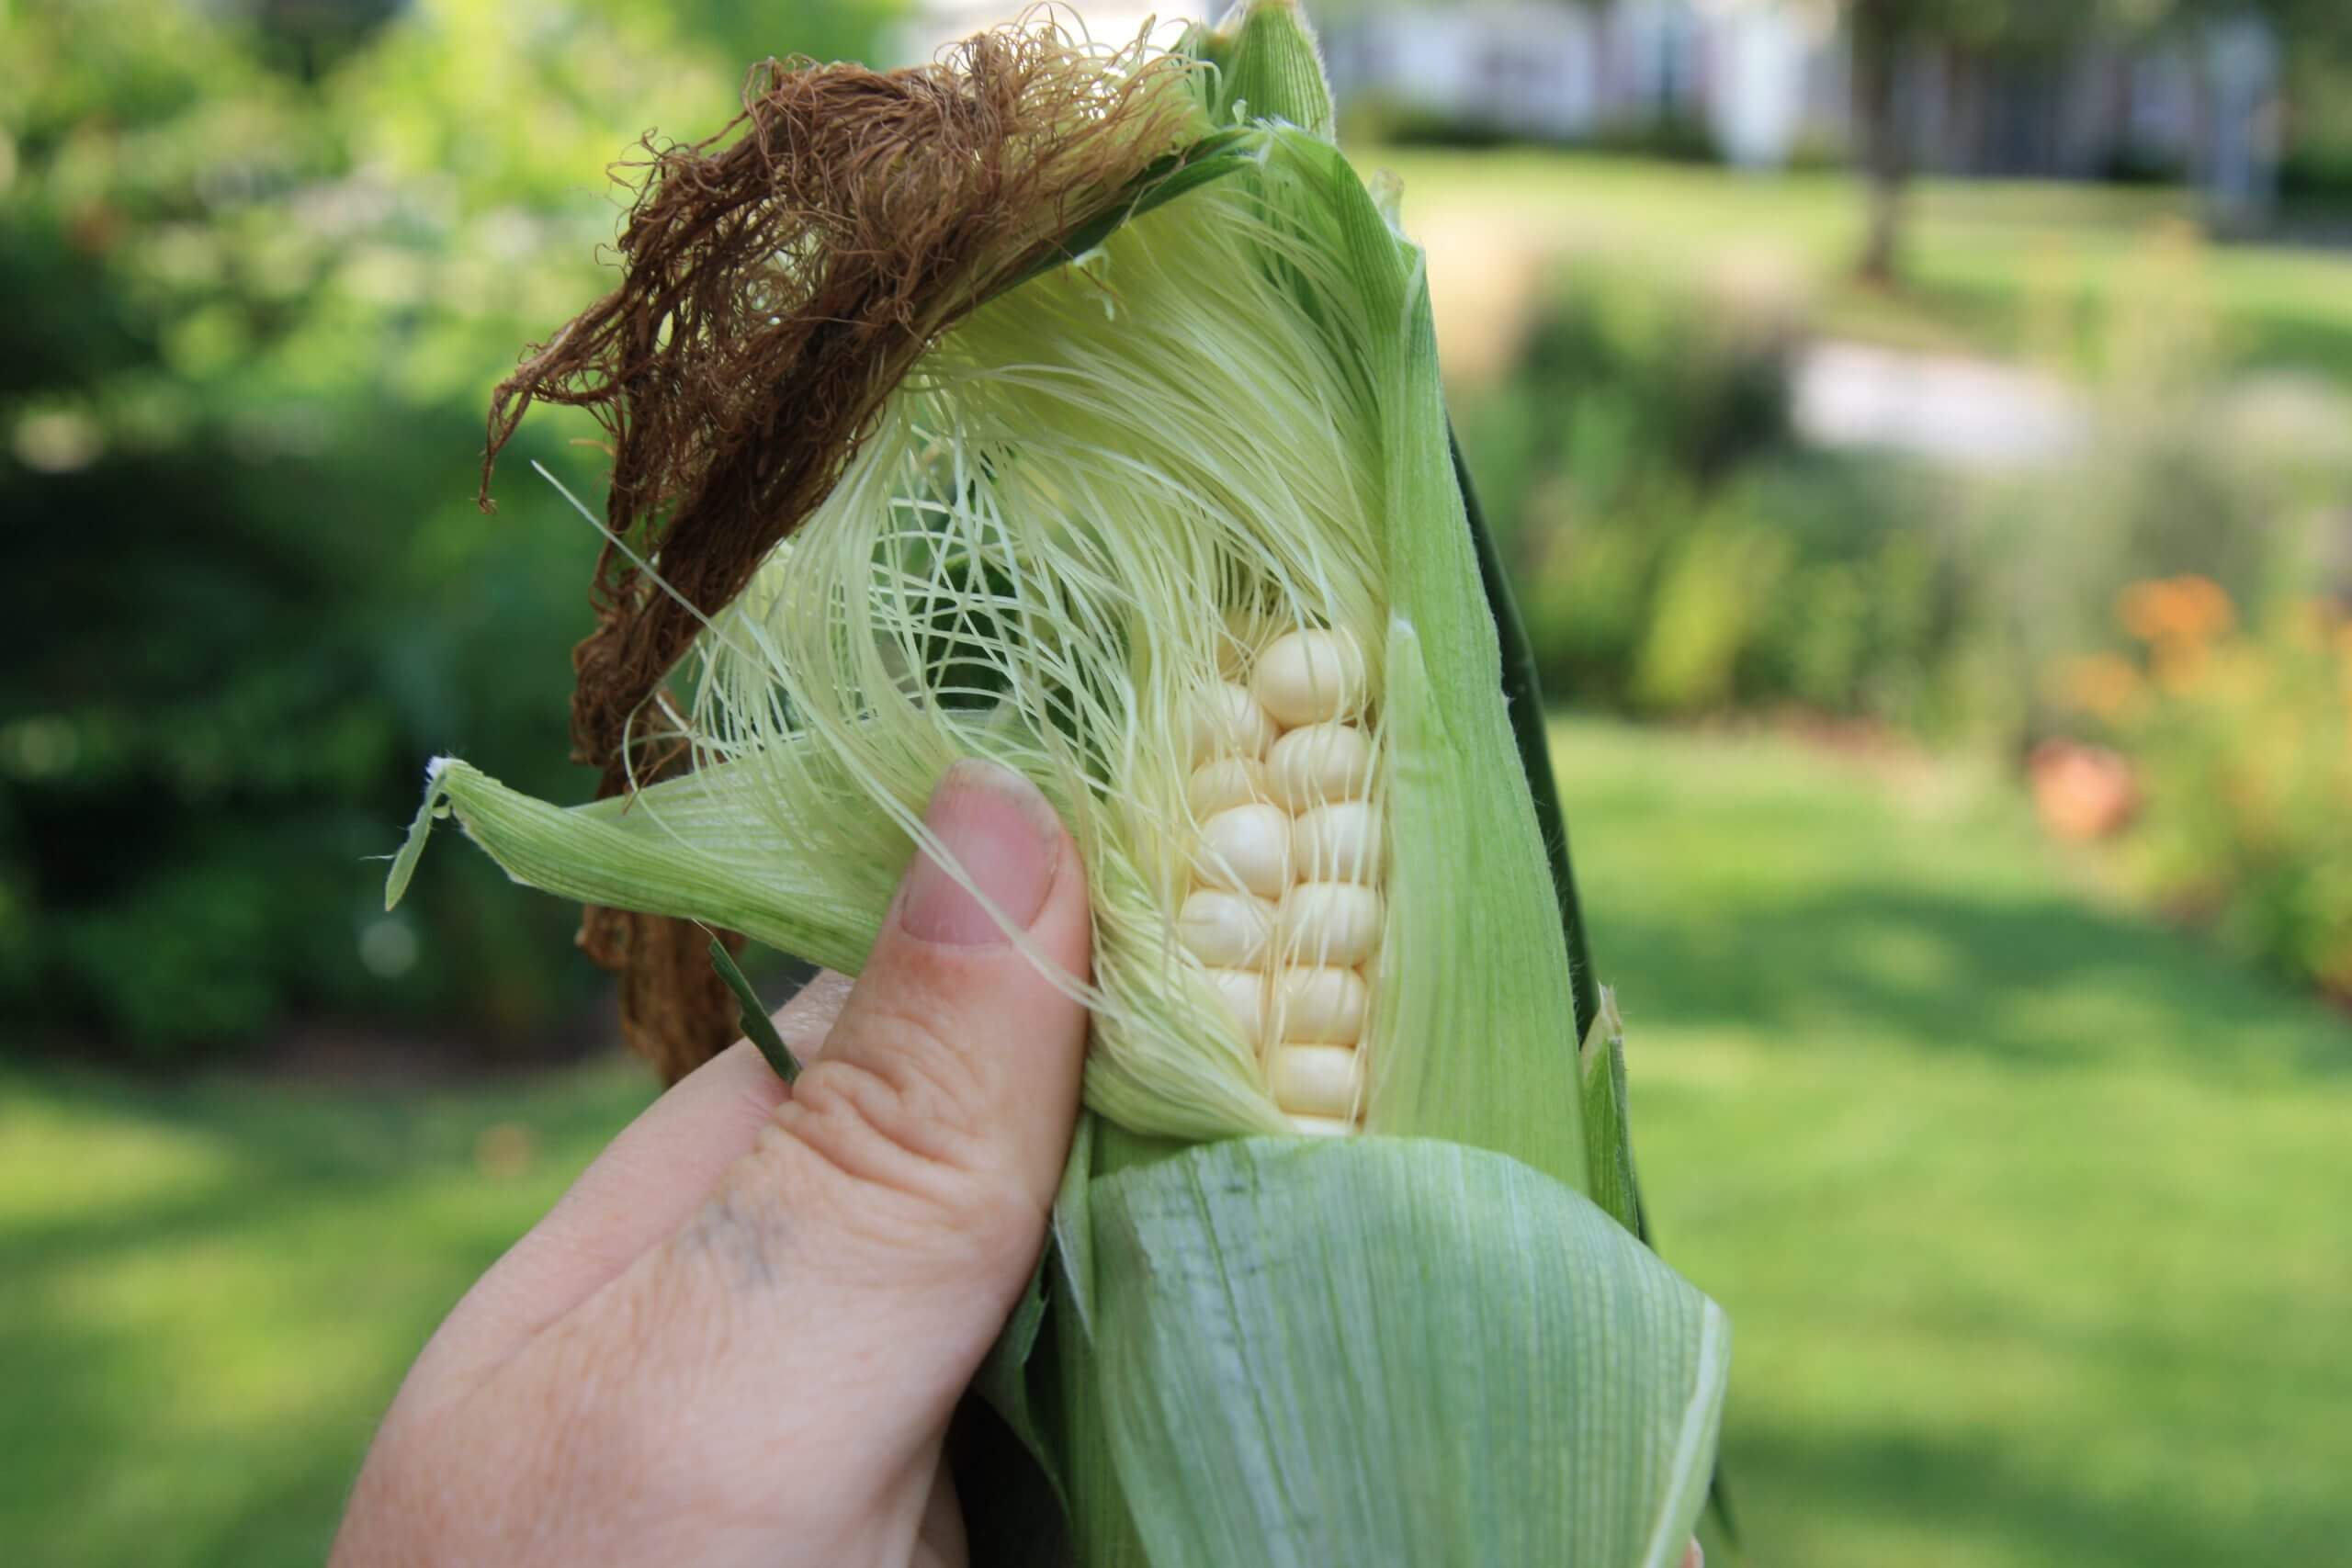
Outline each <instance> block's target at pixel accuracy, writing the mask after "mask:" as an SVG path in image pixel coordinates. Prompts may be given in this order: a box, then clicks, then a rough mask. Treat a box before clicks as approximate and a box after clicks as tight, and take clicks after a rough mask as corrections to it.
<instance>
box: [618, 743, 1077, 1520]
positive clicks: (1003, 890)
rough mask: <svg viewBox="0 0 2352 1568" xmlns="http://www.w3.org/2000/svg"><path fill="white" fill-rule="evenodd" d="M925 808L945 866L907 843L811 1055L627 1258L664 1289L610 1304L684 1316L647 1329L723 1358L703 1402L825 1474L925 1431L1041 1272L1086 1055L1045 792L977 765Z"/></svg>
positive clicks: (939, 1419)
mask: <svg viewBox="0 0 2352 1568" xmlns="http://www.w3.org/2000/svg"><path fill="white" fill-rule="evenodd" d="M923 821H924V825H925V827H926V828H927V829H929V831H930V835H931V837H932V839H933V840H934V841H935V843H936V846H937V848H938V850H939V852H940V855H941V858H938V859H934V858H933V855H932V854H931V853H930V852H922V853H919V854H918V855H917V856H916V858H915V863H914V864H913V866H912V867H910V869H909V871H908V873H907V875H906V878H905V880H904V881H903V882H902V883H901V884H900V886H899V895H898V897H897V899H896V901H895V902H894V903H893V905H892V906H891V910H890V913H889V915H888V918H887V919H885V920H884V922H883V927H882V931H881V933H880V935H879V936H878V937H877V938H876V941H875V944H874V949H873V953H872V954H871V956H870V957H869V958H868V960H867V963H866V967H865V972H864V974H863V975H861V976H859V978H858V981H857V984H856V987H855V988H854V990H853V991H852V992H851V993H850V997H849V999H848V1001H847V1002H846V1003H845V1004H844V1005H843V1007H842V1012H841V1016H840V1018H839V1019H838V1021H836V1022H835V1023H834V1025H833V1028H832V1031H831V1033H830V1034H829V1035H828V1036H827V1038H826V1040H825V1043H824V1044H823V1046H822V1047H821V1048H820V1050H818V1051H817V1052H816V1053H815V1055H814V1059H813V1060H811V1061H810V1063H809V1066H807V1068H806V1069H804V1070H803V1071H802V1073H801V1074H800V1076H799V1077H798V1078H797V1080H796V1081H795V1082H794V1084H793V1086H792V1089H791V1091H790V1094H789V1095H788V1097H787V1098H786V1100H784V1102H783V1103H782V1104H780V1105H778V1106H777V1107H776V1108H775V1113H774V1115H773V1116H772V1118H771V1119H770V1121H769V1123H768V1125H767V1126H766V1127H765V1128H764V1129H763V1131H762V1133H761V1134H760V1136H759V1140H758V1143H757V1144H756V1145H755V1146H754V1147H753V1148H752V1152H751V1153H749V1154H747V1155H745V1156H742V1157H741V1159H739V1160H737V1161H736V1162H735V1164H734V1165H733V1166H732V1167H730V1168H729V1170H728V1172H727V1174H726V1176H725V1178H724V1179H722V1180H721V1182H720V1184H719V1188H718V1192H717V1193H716V1194H715V1195H714V1196H713V1198H712V1199H711V1201H709V1202H707V1203H706V1204H705V1205H704V1206H703V1208H702V1210H701V1211H700V1213H697V1214H696V1215H695V1217H694V1218H693V1219H691V1220H689V1221H688V1222H687V1223H686V1224H685V1225H684V1228H683V1229H682V1230H680V1231H679V1232H678V1233H677V1235H674V1236H673V1238H672V1239H671V1240H670V1242H669V1243H668V1244H667V1245H666V1246H665V1247H662V1248H661V1249H659V1251H658V1252H657V1254H656V1255H655V1256H654V1257H652V1258H650V1259H648V1260H646V1265H645V1267H644V1268H643V1269H639V1270H638V1271H637V1272H638V1279H637V1280H636V1281H635V1283H636V1284H637V1285H639V1286H640V1287H642V1288H644V1289H646V1290H648V1291H650V1292H651V1293H652V1295H653V1297H654V1300H653V1301H651V1302H642V1301H640V1302H639V1303H636V1304H635V1305H634V1306H631V1305H628V1304H621V1303H615V1304H612V1305H611V1306H610V1307H609V1310H614V1311H617V1312H620V1313H621V1314H623V1315H624V1316H625V1317H627V1318H628V1319H630V1320H632V1321H634V1322H635V1323H636V1324H637V1325H639V1326H640V1327H642V1326H643V1325H645V1322H646V1313H647V1311H648V1310H650V1314H651V1315H652V1316H653V1317H654V1318H656V1319H657V1320H662V1321H670V1322H678V1323H682V1324H684V1325H693V1327H692V1328H691V1331H688V1332H684V1333H682V1334H680V1335H678V1336H675V1337H672V1336H669V1335H666V1334H663V1335H658V1336H654V1338H655V1339H656V1340H657V1341H658V1342H660V1343H662V1345H664V1346H665V1347H669V1346H679V1345H683V1346H684V1347H690V1348H686V1349H684V1350H683V1351H682V1352H680V1353H683V1354H684V1355H686V1356H688V1357H690V1358H692V1359H695V1360H696V1361H697V1362H698V1363H699V1364H700V1365H701V1366H704V1367H711V1366H720V1367H724V1368H725V1369H726V1371H725V1374H724V1376H723V1378H721V1379H720V1380H719V1381H720V1382H721V1384H722V1387H721V1388H720V1389H718V1390H715V1391H712V1393H711V1397H713V1398H714V1399H715V1400H716V1401H717V1402H718V1403H719V1404H725V1405H729V1406H739V1407H740V1408H741V1411H742V1412H743V1413H744V1416H745V1418H746V1420H747V1421H749V1422H751V1423H753V1424H760V1423H765V1424H768V1425H769V1426H770V1428H771V1429H773V1423H774V1421H775V1413H776V1412H778V1411H784V1410H793V1411H797V1412H800V1413H801V1414H802V1415H803V1416H804V1417H806V1418H807V1419H809V1421H811V1422H813V1423H814V1427H812V1428H811V1429H810V1430H809V1431H806V1432H804V1433H803V1434H801V1435H802V1436H805V1437H809V1438H821V1444H822V1455H823V1458H824V1460H825V1461H827V1462H826V1464H825V1466H824V1468H828V1469H832V1468H834V1467H836V1466H840V1465H847V1466H849V1467H850V1469H851V1470H852V1471H853V1472H855V1471H859V1470H861V1469H862V1470H863V1471H864V1472H865V1473H868V1474H888V1473H892V1472H896V1471H898V1470H899V1467H900V1466H902V1465H904V1464H905V1463H907V1462H908V1461H910V1460H911V1459H912V1458H913V1457H914V1456H916V1455H917V1454H919V1453H920V1451H921V1450H922V1448H923V1446H924V1445H925V1444H928V1443H935V1442H936V1440H937V1438H938V1435H939V1433H940V1432H942V1431H944V1428H945V1426H946V1422H947V1418H948V1416H949V1415H950V1413H951V1412H952V1411H953V1409H954V1406H955V1402H956V1396H957V1395H958V1393H960V1392H961V1391H962V1389H963V1388H964V1386H965V1384H966V1383H967V1382H969V1381H970V1379H971V1376H972V1374H973V1372H974V1371H976V1370H977V1369H978V1365H979V1361H980V1358H981V1357H982V1356H983V1355H984V1354H985V1353H986V1352H987V1350H988V1347H989V1343H990V1342H991V1341H992V1340H993V1339H994V1338H995V1337H996V1335H997V1332H998V1330H999V1329H1000V1328H1001V1327H1002V1325H1003V1323H1004V1319H1005V1316H1006V1314H1008V1313H1010V1312H1011V1311H1012V1304H1013V1302H1014V1301H1015V1299H1016V1298H1017V1297H1018V1296H1019V1294H1020V1292H1021V1289H1022V1286H1023V1284H1024V1283H1026V1282H1027V1280H1028V1279H1029V1276H1030V1273H1031V1270H1032V1269H1035V1265H1036V1260H1037V1255H1038V1253H1039V1251H1040V1249H1041V1248H1042V1247H1043V1246H1044V1244H1045V1235H1046V1219H1047V1215H1048V1213H1050V1211H1051V1208H1052V1205H1053V1198H1054V1191H1055V1189H1056V1187H1057V1184H1058V1181H1059V1178H1060V1174H1061V1168H1062V1162H1063V1159H1064V1157H1065V1156H1066V1155H1067V1153H1068V1151H1069V1140H1070V1134H1071V1130H1072V1127H1073V1126H1074V1125H1075V1122H1076V1120H1077V1115H1078V1100H1079V1078H1080V1066H1081V1065H1082V1062H1083V1058H1084V1055H1085V1041H1086V1011H1085V1009H1084V1008H1083V1007H1081V1006H1080V1004H1079V1003H1078V1002H1076V1001H1074V1000H1072V999H1071V998H1069V996H1068V995H1066V994H1065V993H1064V991H1063V990H1061V989H1060V988H1058V987H1057V985H1056V984H1055V981H1054V979H1052V978H1049V977H1048V975H1047V973H1046V970H1045V969H1044V968H1042V967H1041V965H1040V963H1039V961H1040V960H1043V961H1045V963H1046V964H1052V965H1055V966H1057V967H1058V968H1059V969H1060V970H1061V971H1063V972H1064V974H1065V975H1066V976H1073V977H1076V978H1079V979H1083V978H1085V977H1086V976H1087V974H1088V951H1089V950H1088V942H1089V915H1088V909H1087V901H1086V886H1085V873H1084V868H1083V866H1082V865H1081V863H1080V858H1079V853H1078V849H1077V846H1076V845H1075V844H1074V843H1073V842H1072V841H1071V840H1070V838H1069V833H1068V832H1067V831H1066V830H1065V829H1063V827H1062V825H1061V822H1060V819H1059V818H1057V817H1056V816H1055V814H1054V812H1053V809H1052V807H1049V806H1048V805H1047V804H1046V800H1045V798H1044V797H1043V796H1042V795H1039V794H1038V793H1037V792H1036V790H1035V788H1034V787H1032V786H1031V785H1030V784H1028V782H1027V781H1026V780H1024V779H1023V778H1021V777H1020V776H1019V775H1017V774H1015V773H1012V772H1010V771H1008V770H1006V769H1003V768H1001V767H998V766H996V765H994V764H993V763H988V762H978V761H966V762H960V763H958V764H956V766H955V767H953V768H951V769H949V770H948V772H947V773H946V775H945V776H944V778H943V779H942V780H941V781H940V784H939V786H938V788H937V789H936V791H934V793H933V796H932V800H931V805H930V807H929V808H928V810H927V811H926V812H925V814H924V818H923ZM975 890H977V892H978V895H979V897H975V896H974V895H975ZM983 898H984V899H985V900H986V905H984V904H983V903H982V901H981V900H982V899H983ZM989 906H993V909H994V913H993V914H991V912H990V909H989ZM999 917H1001V919H1002V921H1003V922H1004V923H1000V920H999ZM1008 924H1009V925H1010V926H1011V927H1012V929H1013V930H1015V931H1023V932H1025V933H1026V934H1025V941H1026V943H1027V945H1028V946H1029V948H1030V949H1031V950H1032V952H1024V951H1023V948H1022V946H1021V945H1017V944H1016V943H1015V942H1014V941H1013V940H1012V937H1011V936H1010V935H1009V934H1008V932H1007V930H1006V925H1008ZM1033 953H1034V956H1033ZM1063 984H1065V985H1066V984H1068V980H1067V979H1065V980H1064V981H1063ZM626 1294H627V1292H624V1295H625V1296H626ZM739 1337H741V1339H747V1340H749V1341H750V1342H751V1343H750V1344H744V1343H741V1342H740V1341H739ZM836 1473H839V1471H838V1470H836ZM916 1501H917V1502H918V1503H919V1502H920V1501H921V1497H920V1496H918V1497H917V1498H916Z"/></svg>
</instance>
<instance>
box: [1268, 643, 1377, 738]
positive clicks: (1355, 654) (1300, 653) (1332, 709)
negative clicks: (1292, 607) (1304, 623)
mask: <svg viewBox="0 0 2352 1568" xmlns="http://www.w3.org/2000/svg"><path fill="white" fill-rule="evenodd" d="M1250 692H1251V694H1253V695H1255V696H1256V697H1257V699H1258V701H1259V702H1260V703H1261V704H1263V705H1264V706H1265V709H1266V711H1267V712H1268V713H1270V714H1272V715H1273V716H1274V717H1275V718H1276V719H1277V720H1279V721H1280V722H1281V723H1282V724H1283V726H1284V727H1285V728H1296V727H1297V726H1299V725H1303V724H1320V723H1322V722H1324V721H1325V720H1327V719H1334V718H1345V717H1347V716H1350V715H1351V714H1353V713H1354V712H1355V711H1356V710H1357V708H1358V707H1360V706H1361V705H1363V694H1364V664H1363V649H1360V648H1358V647H1357V646H1356V639H1355V638H1354V637H1350V636H1349V635H1348V634H1347V633H1346V632H1343V631H1325V630H1321V629H1319V628H1317V629H1310V630H1307V631H1296V632H1285V633H1283V635H1282V636H1281V637H1276V638H1275V639H1274V640H1273V641H1272V642H1270V643H1268V644H1267V645H1266V649H1265V651H1264V652H1262V653H1261V654H1259V655H1258V662H1257V663H1256V664H1255V665H1254V666H1252V667H1251V669H1250Z"/></svg>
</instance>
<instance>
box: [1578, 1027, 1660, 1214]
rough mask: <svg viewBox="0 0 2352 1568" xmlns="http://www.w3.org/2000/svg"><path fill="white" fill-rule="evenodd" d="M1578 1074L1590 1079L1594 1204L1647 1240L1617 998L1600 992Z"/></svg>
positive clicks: (1588, 1136)
mask: <svg viewBox="0 0 2352 1568" xmlns="http://www.w3.org/2000/svg"><path fill="white" fill-rule="evenodd" d="M1577 1070H1578V1071H1579V1072H1580V1073H1582V1074H1583V1077H1584V1132H1585V1158H1586V1160H1587V1161H1588V1163H1589V1169H1590V1171H1591V1178H1590V1185H1589V1189H1588V1190H1589V1191H1590V1192H1591V1194H1592V1201H1594V1202H1596V1203H1598V1204H1600V1206H1601V1207H1602V1208H1604V1209H1606V1210H1608V1211H1609V1214H1610V1217H1611V1218H1612V1219H1614V1220H1615V1221H1616V1222H1617V1223H1618V1224H1621V1225H1623V1226H1624V1227H1625V1228H1626V1229H1627V1230H1629V1231H1631V1232H1633V1233H1634V1235H1636V1236H1642V1235H1644V1231H1643V1226H1642V1194H1641V1188H1640V1185H1639V1184H1638V1183H1637V1182H1636V1181H1635V1180H1634V1142H1633V1135H1632V1133H1631V1131H1630V1128H1631V1126H1632V1123H1631V1122H1630V1121H1629V1120H1628V1119H1627V1116H1626V1109H1625V1105H1626V1102H1625V1025H1624V1021H1623V1020H1622V1019H1620V1018H1619V1017H1618V1016H1617V998H1616V995H1615V993H1613V992H1611V990H1610V989H1609V988H1608V987H1605V986H1604V987H1601V991H1600V1014H1599V1016H1598V1017H1596V1018H1595V1019H1594V1020H1593V1021H1592V1027H1591V1028H1590V1029H1589V1030H1587V1031H1586V1032H1585V1037H1584V1044H1583V1045H1582V1046H1581V1047H1579V1048H1578V1050H1577Z"/></svg>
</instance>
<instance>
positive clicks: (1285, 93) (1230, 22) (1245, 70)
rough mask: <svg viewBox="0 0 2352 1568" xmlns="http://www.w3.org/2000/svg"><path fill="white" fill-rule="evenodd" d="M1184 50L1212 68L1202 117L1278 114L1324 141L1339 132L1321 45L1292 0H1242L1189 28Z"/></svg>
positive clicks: (1274, 116)
mask: <svg viewBox="0 0 2352 1568" xmlns="http://www.w3.org/2000/svg"><path fill="white" fill-rule="evenodd" d="M1184 42H1185V48H1186V49H1187V50H1188V51H1190V52H1192V53H1193V54H1194V55H1197V56H1198V57H1199V58H1201V59H1203V60H1205V61H1207V62H1210V63H1211V64H1213V65H1215V66H1216V68H1217V73H1216V78H1215V91H1214V92H1213V94H1212V95H1211V96H1210V99H1209V117H1210V118H1211V120H1212V121H1213V122H1214V123H1216V124H1218V125H1223V124H1226V123H1227V122H1229V121H1230V120H1232V119H1233V118H1235V117H1236V116H1237V115H1238V116H1243V117H1246V118H1250V119H1253V120H1281V121H1283V122H1284V123H1286V124H1290V125H1295V126H1297V127H1298V128H1299V129H1300V130H1305V131H1307V132H1309V133H1310V134H1312V135H1316V136H1319V137H1321V138H1322V139H1323V140H1324V141H1332V140H1334V139H1335V137H1336V136H1337V134H1338V124H1339V122H1338V118H1337V117H1336V116H1335V115H1334V114H1333V113H1332V110H1331V86H1330V84H1329V82H1328V81H1326V80H1325V79H1324V75H1323V58H1322V51H1321V50H1320V49H1319V48H1317V44H1316V41H1315V32H1314V29H1313V28H1310V27H1308V26H1307V24H1306V17H1305V16H1303V15H1301V14H1300V11H1299V8H1298V6H1297V5H1296V4H1295V0H1249V3H1248V4H1246V5H1241V6H1235V7H1234V8H1233V10H1232V11H1231V12H1229V13H1228V14H1227V17H1226V18H1225V20H1224V21H1223V22H1221V23H1219V24H1218V25H1217V26H1216V27H1215V28H1193V31H1192V32H1191V33H1190V34H1189V35H1188V36H1187V37H1186V39H1185V40H1184Z"/></svg>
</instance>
